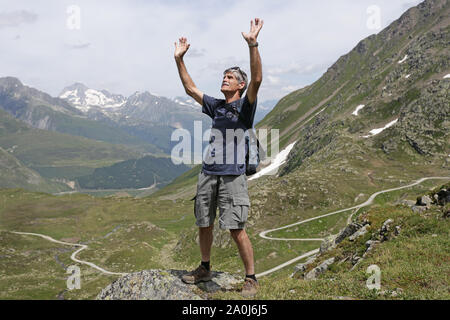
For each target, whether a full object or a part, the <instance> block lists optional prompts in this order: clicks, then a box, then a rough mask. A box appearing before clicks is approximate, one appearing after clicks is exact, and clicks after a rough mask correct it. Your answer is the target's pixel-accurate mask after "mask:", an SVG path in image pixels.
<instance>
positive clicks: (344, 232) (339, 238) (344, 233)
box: [335, 222, 363, 244]
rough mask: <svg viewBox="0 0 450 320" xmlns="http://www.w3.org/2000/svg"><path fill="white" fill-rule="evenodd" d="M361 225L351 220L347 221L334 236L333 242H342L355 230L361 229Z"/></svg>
mask: <svg viewBox="0 0 450 320" xmlns="http://www.w3.org/2000/svg"><path fill="white" fill-rule="evenodd" d="M362 227H363V226H362V225H361V224H359V223H356V222H352V223H349V224H348V225H347V226H346V227H345V228H344V229H343V230H342V231H341V232H339V234H338V235H337V237H336V240H335V244H338V243H340V242H342V241H343V240H344V239H345V238H347V237H349V236H351V235H352V234H354V233H355V232H356V231H358V230H359V229H361V228H362Z"/></svg>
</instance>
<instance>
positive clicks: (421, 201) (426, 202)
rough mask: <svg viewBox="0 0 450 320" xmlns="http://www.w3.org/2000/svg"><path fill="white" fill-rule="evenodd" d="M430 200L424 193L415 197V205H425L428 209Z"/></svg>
mask: <svg viewBox="0 0 450 320" xmlns="http://www.w3.org/2000/svg"><path fill="white" fill-rule="evenodd" d="M432 202H433V201H432V200H431V198H430V197H429V196H426V195H425V196H421V197H418V198H417V202H416V206H425V207H427V209H429V208H430V207H431V203H432Z"/></svg>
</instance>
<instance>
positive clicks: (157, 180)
mask: <svg viewBox="0 0 450 320" xmlns="http://www.w3.org/2000/svg"><path fill="white" fill-rule="evenodd" d="M188 169H189V168H188V167H187V166H185V165H183V164H181V165H174V164H173V163H172V160H171V159H170V158H162V157H160V158H156V157H153V156H145V157H143V158H140V159H130V160H126V161H122V162H118V163H115V164H114V165H112V166H109V167H103V168H97V169H95V170H94V172H93V173H92V174H90V175H87V176H82V177H79V178H77V179H76V180H77V182H78V184H79V186H80V187H81V188H83V189H126V188H148V187H150V186H152V185H155V186H161V185H165V184H167V183H168V182H170V181H171V180H173V179H174V178H176V177H177V176H179V175H181V174H182V173H184V172H185V171H187V170H188Z"/></svg>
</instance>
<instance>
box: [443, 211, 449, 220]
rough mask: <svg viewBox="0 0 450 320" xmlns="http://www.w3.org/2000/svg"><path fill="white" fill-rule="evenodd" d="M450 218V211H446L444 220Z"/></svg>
mask: <svg viewBox="0 0 450 320" xmlns="http://www.w3.org/2000/svg"><path fill="white" fill-rule="evenodd" d="M449 217H450V210H446V211H445V212H444V214H443V215H442V218H444V219H446V218H449Z"/></svg>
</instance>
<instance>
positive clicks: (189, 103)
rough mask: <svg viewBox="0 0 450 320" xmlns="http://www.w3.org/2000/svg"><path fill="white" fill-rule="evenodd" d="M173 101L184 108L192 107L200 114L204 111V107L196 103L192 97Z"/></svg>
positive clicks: (176, 98)
mask: <svg viewBox="0 0 450 320" xmlns="http://www.w3.org/2000/svg"><path fill="white" fill-rule="evenodd" d="M173 101H174V102H176V103H178V104H181V105H183V106H187V107H191V108H193V109H194V110H197V111H200V112H201V111H202V106H201V105H200V104H198V103H197V101H195V100H194V99H192V98H191V97H175V98H174V99H173Z"/></svg>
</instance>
